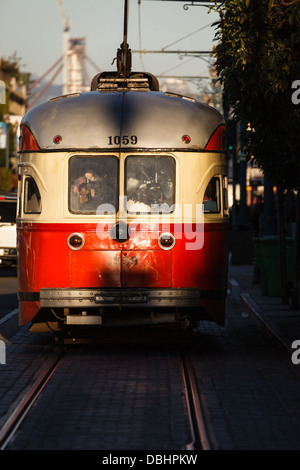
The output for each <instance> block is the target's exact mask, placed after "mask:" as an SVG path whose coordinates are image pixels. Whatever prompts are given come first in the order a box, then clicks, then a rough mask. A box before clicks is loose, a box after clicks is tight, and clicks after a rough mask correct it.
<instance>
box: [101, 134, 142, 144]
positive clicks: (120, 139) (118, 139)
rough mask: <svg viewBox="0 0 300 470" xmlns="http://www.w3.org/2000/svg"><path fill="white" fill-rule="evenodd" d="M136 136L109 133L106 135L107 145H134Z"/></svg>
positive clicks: (136, 139)
mask: <svg viewBox="0 0 300 470" xmlns="http://www.w3.org/2000/svg"><path fill="white" fill-rule="evenodd" d="M137 141H138V138H137V136H136V135H122V136H120V135H115V136H113V135H110V136H109V137H108V145H120V144H122V145H129V144H131V145H136V144H137Z"/></svg>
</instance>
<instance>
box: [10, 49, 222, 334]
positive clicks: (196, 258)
mask: <svg viewBox="0 0 300 470" xmlns="http://www.w3.org/2000/svg"><path fill="white" fill-rule="evenodd" d="M119 51H120V50H119ZM126 53H127V52H126ZM119 56H120V52H119ZM127 68H128V67H127ZM126 70H127V69H126ZM224 133H225V126H224V120H223V118H222V116H221V115H220V114H219V113H218V112H217V111H216V110H215V109H213V108H211V107H209V106H207V105H205V104H201V103H199V102H197V101H196V100H194V99H192V98H189V97H186V96H180V95H175V94H171V93H164V92H160V91H159V90H158V82H157V80H156V78H155V77H154V76H152V75H151V74H146V73H134V72H131V71H128V70H127V72H126V73H124V70H123V72H122V70H121V68H120V67H119V70H118V71H117V72H104V73H102V74H98V75H96V77H94V79H93V81H92V86H91V91H90V92H85V93H76V94H72V95H67V96H60V97H58V98H54V99H51V100H50V101H48V102H47V103H45V104H42V105H40V106H37V107H35V108H33V109H31V110H30V111H29V112H28V113H27V114H26V115H25V117H24V118H23V121H22V124H21V143H20V162H19V194H18V199H19V202H18V214H17V231H18V283H19V285H18V298H19V314H20V325H25V324H27V323H28V322H31V323H32V325H31V330H32V331H45V329H46V330H47V329H52V330H54V331H67V330H68V329H72V328H77V329H78V328H79V329H81V330H84V329H85V328H87V327H90V329H91V328H92V329H97V328H101V329H103V328H106V327H112V326H126V325H147V324H149V325H151V324H152V325H153V324H155V325H166V324H169V325H170V324H173V325H179V326H181V327H188V326H195V324H197V322H198V321H199V320H201V319H208V320H212V321H214V322H216V323H218V324H223V323H224V311H225V298H226V290H227V232H228V206H227V163H226V156H225V149H224Z"/></svg>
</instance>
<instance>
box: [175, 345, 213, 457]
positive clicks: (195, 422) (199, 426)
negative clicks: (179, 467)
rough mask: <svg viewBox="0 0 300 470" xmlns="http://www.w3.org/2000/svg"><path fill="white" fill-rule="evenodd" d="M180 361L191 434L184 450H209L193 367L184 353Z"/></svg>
mask: <svg viewBox="0 0 300 470" xmlns="http://www.w3.org/2000/svg"><path fill="white" fill-rule="evenodd" d="M181 359H182V374H183V380H184V385H185V394H186V403H187V408H188V417H189V423H190V432H191V442H189V443H188V444H186V446H185V448H186V449H187V450H211V448H212V446H211V443H210V439H209V434H208V431H207V427H206V422H205V417H204V413H203V407H202V404H201V401H200V398H199V392H198V389H197V384H196V379H195V374H194V370H193V366H192V363H191V360H190V357H189V356H188V355H187V354H186V353H182V354H181Z"/></svg>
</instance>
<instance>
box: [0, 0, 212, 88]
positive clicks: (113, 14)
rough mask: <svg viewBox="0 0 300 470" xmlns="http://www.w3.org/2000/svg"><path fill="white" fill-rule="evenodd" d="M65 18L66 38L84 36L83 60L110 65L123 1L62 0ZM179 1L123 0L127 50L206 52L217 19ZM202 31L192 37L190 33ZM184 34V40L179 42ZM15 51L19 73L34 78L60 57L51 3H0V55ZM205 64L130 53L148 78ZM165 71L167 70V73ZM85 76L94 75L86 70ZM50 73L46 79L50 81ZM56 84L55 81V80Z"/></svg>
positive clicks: (198, 70) (202, 70)
mask: <svg viewBox="0 0 300 470" xmlns="http://www.w3.org/2000/svg"><path fill="white" fill-rule="evenodd" d="M62 2H63V8H64V12H65V15H66V16H67V17H69V19H70V36H71V37H85V38H86V50H87V56H88V57H89V58H90V59H91V60H92V61H93V62H95V63H96V64H97V65H98V67H99V69H100V70H111V69H113V70H115V65H113V66H112V65H111V62H112V60H113V58H114V57H115V55H116V50H117V48H118V47H119V46H120V43H121V42H122V41H123V14H124V0H62ZM185 3H186V4H188V3H191V2H190V1H189V0H186V2H181V1H171V2H169V1H168V2H167V1H158V0H157V1H153V0H141V4H140V6H139V5H138V0H130V2H129V25H128V43H129V46H130V47H131V49H132V50H137V49H140V48H141V49H148V50H149V49H151V50H153V49H154V50H157V49H162V48H163V47H166V46H168V45H169V44H171V43H174V44H173V45H172V46H170V47H169V48H168V49H173V50H175V49H176V50H178V49H181V50H211V48H212V44H213V37H214V29H213V28H212V27H210V26H208V25H209V24H210V23H213V22H214V21H216V20H217V19H218V15H217V14H216V13H214V12H211V13H209V14H208V13H207V11H208V10H207V8H204V7H197V6H189V8H188V9H187V10H184V8H183V5H184V4H185ZM200 28H203V30H202V31H199V32H197V33H195V34H192V35H191V33H194V32H195V31H197V30H198V29H200ZM187 35H191V36H189V37H188V38H186V39H184V40H181V39H182V38H184V37H185V36H187ZM14 52H16V53H17V56H18V57H21V64H22V67H21V69H22V70H23V71H28V72H31V73H32V74H33V75H34V76H35V77H39V76H41V75H43V74H44V73H45V72H46V71H47V70H48V69H49V68H50V67H51V66H52V65H53V64H54V63H55V62H56V61H57V60H58V59H59V58H60V57H61V55H62V18H61V13H60V8H59V5H58V2H57V0H0V54H1V56H2V57H4V58H8V57H9V56H12V55H13V53H14ZM207 66H208V65H207V62H205V61H204V60H202V59H199V58H191V57H185V58H182V59H179V58H178V56H177V55H175V54H144V55H143V56H142V57H140V56H139V55H138V54H133V67H132V68H133V70H145V71H148V72H150V73H154V74H160V73H165V74H176V75H180V74H181V75H207ZM168 70H169V72H168ZM88 72H89V74H90V76H91V78H92V76H93V75H95V74H96V73H97V70H95V69H94V68H89V70H88ZM50 77H51V75H49V79H50ZM56 83H61V77H60V76H59V77H58V78H57V79H56Z"/></svg>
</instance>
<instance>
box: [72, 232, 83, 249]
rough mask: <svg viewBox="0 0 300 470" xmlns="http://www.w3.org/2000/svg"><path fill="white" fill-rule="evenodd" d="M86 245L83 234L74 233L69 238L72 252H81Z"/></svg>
mask: <svg viewBox="0 0 300 470" xmlns="http://www.w3.org/2000/svg"><path fill="white" fill-rule="evenodd" d="M83 245H84V237H83V235H81V233H72V234H71V235H70V236H69V237H68V246H69V247H70V248H71V249H72V250H80V248H82V247H83Z"/></svg>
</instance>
